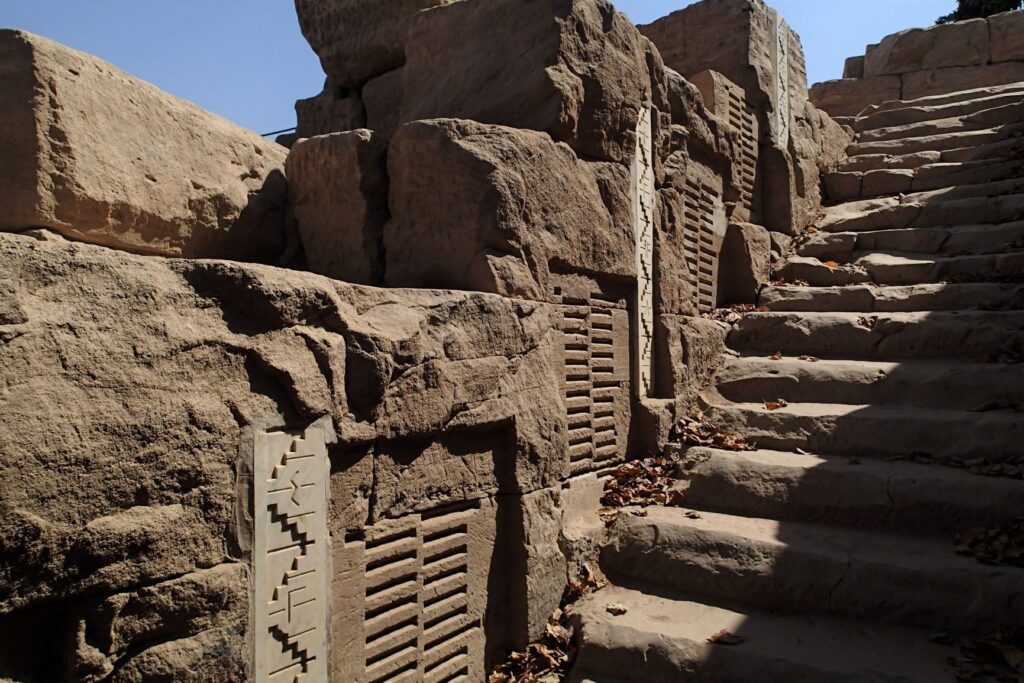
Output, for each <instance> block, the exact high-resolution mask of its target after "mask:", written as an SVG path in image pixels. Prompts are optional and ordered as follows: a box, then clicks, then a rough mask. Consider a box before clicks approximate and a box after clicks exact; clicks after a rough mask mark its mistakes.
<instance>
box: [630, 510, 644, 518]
mask: <svg viewBox="0 0 1024 683" xmlns="http://www.w3.org/2000/svg"><path fill="white" fill-rule="evenodd" d="M629 514H631V515H633V516H634V517H646V516H647V510H630V511H629Z"/></svg>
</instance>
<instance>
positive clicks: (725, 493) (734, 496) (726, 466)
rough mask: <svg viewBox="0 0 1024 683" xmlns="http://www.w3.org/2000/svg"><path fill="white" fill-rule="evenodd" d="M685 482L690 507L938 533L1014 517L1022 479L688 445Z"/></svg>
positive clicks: (1023, 499)
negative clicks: (687, 468) (687, 466)
mask: <svg viewBox="0 0 1024 683" xmlns="http://www.w3.org/2000/svg"><path fill="white" fill-rule="evenodd" d="M685 458H686V460H687V462H688V463H690V464H691V467H692V469H690V470H688V472H687V481H686V482H684V483H683V484H682V485H683V486H684V487H685V489H684V491H683V495H684V499H683V500H684V503H683V504H684V505H685V506H686V507H688V508H692V509H695V510H702V511H709V512H717V513H722V514H730V515H740V516H743V517H762V518H770V519H777V520H781V521H784V522H786V521H796V522H799V521H803V522H808V523H815V524H828V525H831V526H841V527H849V528H857V529H865V530H870V531H875V532H883V533H897V532H899V533H909V534H921V535H929V536H937V537H941V538H943V539H944V540H946V541H949V540H950V539H952V538H954V537H955V535H956V534H957V533H958V532H960V531H962V530H965V529H969V528H971V527H979V528H989V527H993V526H996V525H998V524H1001V523H1003V522H1007V521H1011V520H1012V519H1014V518H1015V517H1017V516H1018V515H1019V514H1020V510H1022V509H1024V481H1019V480H1015V479H1005V478H996V477H982V476H978V475H976V474H971V473H970V472H968V471H966V470H961V469H955V468H952V467H944V466H942V465H922V464H918V463H914V462H886V461H884V460H872V459H864V460H861V461H859V462H856V461H855V462H856V464H852V463H851V460H850V459H849V458H837V457H823V456H817V455H808V454H801V453H786V452H782V451H752V452H747V453H737V452H734V451H723V450H717V449H712V448H691V449H689V450H688V451H687V452H686V455H685Z"/></svg>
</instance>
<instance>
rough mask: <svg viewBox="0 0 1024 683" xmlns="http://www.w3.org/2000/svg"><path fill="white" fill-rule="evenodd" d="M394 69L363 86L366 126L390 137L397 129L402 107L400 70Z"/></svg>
mask: <svg viewBox="0 0 1024 683" xmlns="http://www.w3.org/2000/svg"><path fill="white" fill-rule="evenodd" d="M403 71H404V69H395V70H394V71H389V72H387V73H386V74H382V75H380V76H377V77H376V78H373V79H371V80H370V81H367V83H366V85H364V86H363V101H364V102H365V103H366V127H367V128H369V129H371V130H373V131H375V132H377V133H380V134H381V135H384V136H386V137H389V138H390V137H392V136H393V135H394V134H395V131H396V130H397V129H398V119H399V116H400V114H401V109H402V72H403Z"/></svg>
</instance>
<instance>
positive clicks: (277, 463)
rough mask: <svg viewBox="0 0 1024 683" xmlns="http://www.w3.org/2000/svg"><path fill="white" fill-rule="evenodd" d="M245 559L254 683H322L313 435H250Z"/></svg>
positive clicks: (322, 593)
mask: <svg viewBox="0 0 1024 683" xmlns="http://www.w3.org/2000/svg"><path fill="white" fill-rule="evenodd" d="M255 446H256V447H255V449H254V452H255V463H254V468H253V472H254V483H255V491H254V495H255V511H256V529H255V542H254V553H253V565H254V566H253V571H254V574H255V586H256V599H255V601H254V609H255V610H256V628H255V638H256V642H255V664H256V680H257V681H258V682H259V683H314V682H317V681H323V680H326V677H327V669H328V661H327V660H328V652H327V617H328V599H327V586H328V584H329V576H328V574H329V555H328V535H327V485H328V475H329V465H328V461H327V449H326V446H325V443H324V436H323V433H322V431H321V430H319V429H315V428H310V429H309V430H307V431H306V432H305V433H304V434H301V435H296V434H289V433H285V432H264V433H260V434H258V435H257V437H256V444H255Z"/></svg>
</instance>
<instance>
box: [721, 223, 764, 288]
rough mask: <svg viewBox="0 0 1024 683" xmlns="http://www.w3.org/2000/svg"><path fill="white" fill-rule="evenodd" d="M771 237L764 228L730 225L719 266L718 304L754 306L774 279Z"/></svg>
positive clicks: (745, 224)
mask: <svg viewBox="0 0 1024 683" xmlns="http://www.w3.org/2000/svg"><path fill="white" fill-rule="evenodd" d="M771 251H772V245H771V237H770V236H769V234H768V231H767V230H765V229H764V228H763V227H761V226H760V225H751V224H750V223H730V224H729V229H728V230H727V231H726V233H725V241H724V242H723V243H722V255H721V263H720V264H719V267H718V277H719V283H718V303H719V304H720V305H721V304H725V305H729V304H753V303H756V301H757V295H758V292H760V290H761V287H762V286H764V285H765V284H767V283H768V281H769V280H770V279H771V272H770V271H771Z"/></svg>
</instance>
